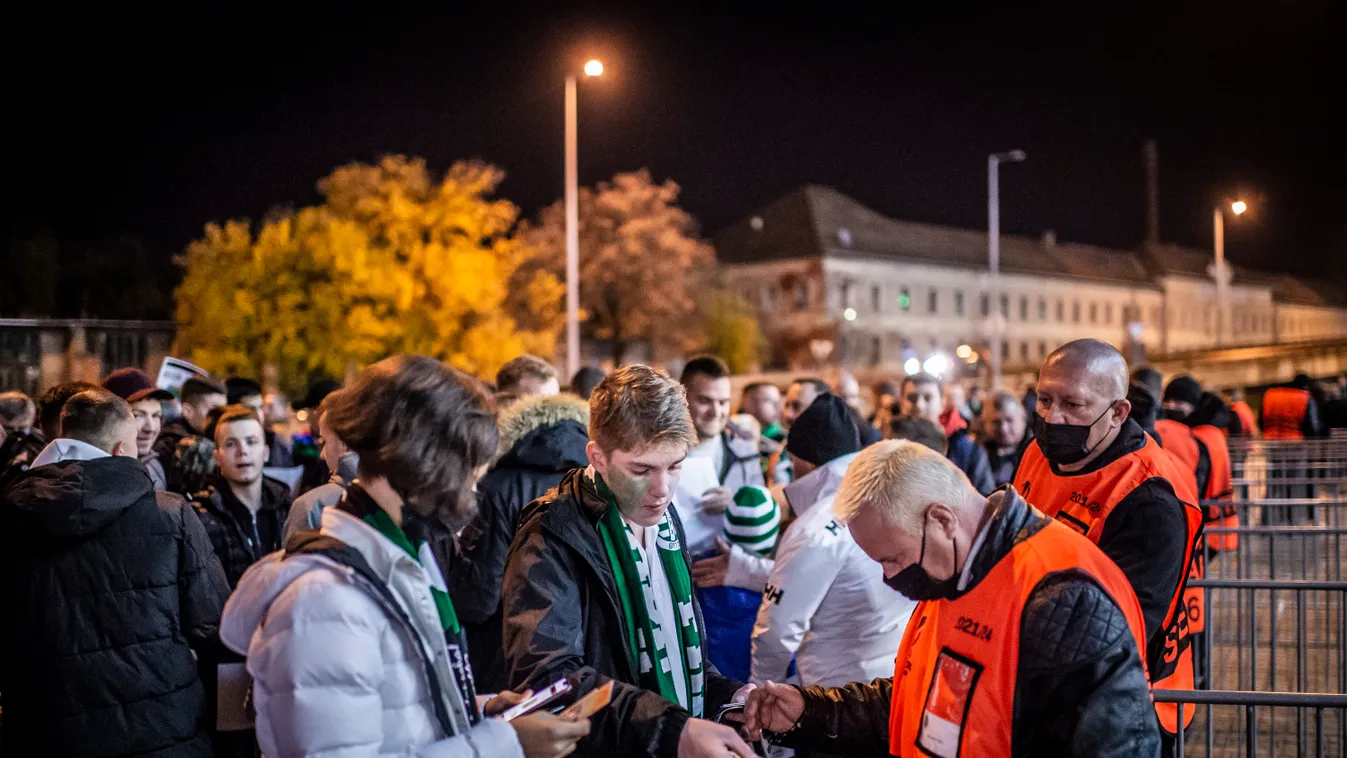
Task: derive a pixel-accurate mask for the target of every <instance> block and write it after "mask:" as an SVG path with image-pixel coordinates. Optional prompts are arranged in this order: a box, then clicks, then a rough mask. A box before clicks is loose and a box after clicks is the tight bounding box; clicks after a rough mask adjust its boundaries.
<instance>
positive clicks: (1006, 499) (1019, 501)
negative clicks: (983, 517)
mask: <svg viewBox="0 0 1347 758" xmlns="http://www.w3.org/2000/svg"><path fill="white" fill-rule="evenodd" d="M998 495H999V496H1000V497H999V500H1000V503H999V505H998V507H997V508H996V512H995V513H994V514H992V518H991V521H989V522H988V523H987V526H986V527H985V528H986V531H987V536H986V538H985V539H984V540H983V541H982V547H981V548H980V549H979V550H978V554H977V555H975V556H973V565H972V566H971V567H970V572H969V573H970V576H969V581H968V587H967V589H965V590H964V591H963V592H960V593H958V594H956V595H955V596H954V597H959V596H961V595H965V594H967V593H968V592H970V591H971V590H972V589H973V588H974V587H976V586H978V583H979V582H981V581H982V579H983V577H985V576H987V574H988V573H990V572H991V570H992V567H993V566H995V565H996V564H997V563H1000V562H1001V559H1002V558H1005V557H1006V556H1007V555H1008V554H1009V553H1010V551H1011V550H1012V549H1014V547H1015V546H1016V545H1018V544H1020V543H1021V542H1023V541H1025V540H1027V539H1029V538H1030V537H1032V536H1034V535H1035V534H1037V533H1038V531H1039V530H1040V529H1042V528H1043V527H1045V526H1047V525H1048V523H1049V522H1050V521H1051V520H1052V519H1049V518H1048V517H1047V516H1044V515H1043V514H1042V513H1039V512H1038V511H1037V510H1035V509H1034V507H1033V506H1031V505H1029V504H1028V503H1026V502H1025V501H1024V498H1022V497H1020V493H1018V492H1016V491H1015V488H1014V487H1012V486H1010V485H1008V484H1007V485H1006V486H1004V487H1001V488H1000V489H998V490H997V491H996V492H994V493H992V495H991V497H989V498H988V500H989V501H994V500H996V499H997V496H998Z"/></svg>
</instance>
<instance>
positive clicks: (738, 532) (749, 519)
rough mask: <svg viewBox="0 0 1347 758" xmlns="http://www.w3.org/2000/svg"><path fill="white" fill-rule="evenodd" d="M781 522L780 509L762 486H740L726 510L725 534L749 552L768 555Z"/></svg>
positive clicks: (732, 541) (774, 544) (772, 548)
mask: <svg viewBox="0 0 1347 758" xmlns="http://www.w3.org/2000/svg"><path fill="white" fill-rule="evenodd" d="M780 525H781V512H780V509H779V508H777V505H776V501H775V500H773V499H772V493H770V492H768V491H767V490H766V489H765V488H763V487H740V488H739V491H738V492H736V493H734V502H732V503H730V507H729V509H728V510H727V511H725V538H726V539H728V540H729V541H730V542H731V543H732V544H735V545H738V546H739V547H742V548H743V549H745V550H747V551H748V552H750V553H757V554H758V555H771V553H772V551H773V550H775V549H776V537H777V529H778V527H780Z"/></svg>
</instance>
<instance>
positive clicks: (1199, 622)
mask: <svg viewBox="0 0 1347 758" xmlns="http://www.w3.org/2000/svg"><path fill="white" fill-rule="evenodd" d="M1155 434H1156V435H1157V436H1158V437H1159V438H1160V444H1161V445H1163V446H1164V447H1163V448H1162V451H1163V452H1164V454H1165V455H1168V456H1169V457H1170V458H1172V459H1173V460H1174V462H1175V463H1176V464H1177V465H1178V468H1179V469H1181V470H1182V473H1183V475H1184V477H1183V482H1184V486H1186V487H1187V488H1188V490H1187V491H1188V492H1192V493H1196V492H1197V491H1198V485H1199V483H1198V481H1197V464H1198V462H1199V460H1200V459H1201V456H1202V453H1201V446H1200V445H1199V444H1198V439H1197V437H1196V436H1195V435H1194V434H1193V430H1192V429H1191V428H1189V426H1188V425H1187V424H1183V423H1180V422H1178V421H1174V420H1173V419H1160V420H1159V421H1156V422H1155ZM1171 483H1172V482H1171ZM1174 486H1175V490H1176V491H1177V489H1178V486H1179V485H1177V484H1175V485H1174ZM1193 502H1197V500H1196V498H1195V499H1194V500H1193ZM1210 520H1211V513H1210V512H1209V511H1208V509H1205V508H1204V509H1203V511H1202V524H1203V525H1204V526H1205V525H1206V524H1207V523H1208V522H1209V521H1210ZM1206 576H1207V556H1206V553H1205V552H1203V551H1201V550H1195V551H1194V552H1193V560H1192V562H1191V563H1189V564H1188V579H1189V580H1192V579H1203V578H1205V577H1206ZM1183 605H1184V607H1185V608H1187V609H1188V633H1189V634H1201V633H1202V632H1204V631H1206V629H1207V620H1206V616H1205V615H1204V613H1203V611H1204V610H1205V609H1206V607H1207V591H1206V590H1205V589H1204V588H1202V587H1193V586H1189V587H1187V588H1186V589H1184V591H1183Z"/></svg>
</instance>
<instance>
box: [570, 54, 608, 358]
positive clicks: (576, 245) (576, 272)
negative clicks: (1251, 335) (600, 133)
mask: <svg viewBox="0 0 1347 758" xmlns="http://www.w3.org/2000/svg"><path fill="white" fill-rule="evenodd" d="M584 70H585V76H599V75H600V74H602V73H603V64H602V63H600V62H599V61H597V60H591V61H589V62H588V63H586V64H585V69H584ZM576 100H577V95H576V85H575V75H574V74H571V75H567V77H566V376H568V377H571V376H575V372H576V371H579V370H580V168H579V158H578V157H577V153H578V149H577V147H576V131H577V128H576Z"/></svg>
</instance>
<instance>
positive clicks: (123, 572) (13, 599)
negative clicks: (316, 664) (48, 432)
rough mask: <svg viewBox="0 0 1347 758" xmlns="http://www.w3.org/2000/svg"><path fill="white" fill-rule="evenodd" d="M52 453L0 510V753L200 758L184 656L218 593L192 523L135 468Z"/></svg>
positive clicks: (197, 646)
mask: <svg viewBox="0 0 1347 758" xmlns="http://www.w3.org/2000/svg"><path fill="white" fill-rule="evenodd" d="M61 443H74V441H73V440H57V441H54V442H53V443H52V446H49V447H51V448H55V447H57V446H59V445H60V444H61ZM74 444H75V445H78V444H79V443H74ZM72 447H73V445H72ZM84 447H86V448H88V447H90V446H88V445H84ZM55 457H56V459H57V460H56V461H55V462H53V463H50V464H48V465H42V466H36V467H34V468H32V469H30V470H29V471H27V472H26V473H24V474H23V475H21V476H20V477H18V478H17V479H16V480H15V481H14V482H12V483H11V484H10V486H9V487H8V488H7V489H6V490H5V493H4V496H3V502H0V544H2V545H3V547H0V607H3V608H4V609H5V610H4V614H5V620H4V622H3V623H0V651H2V652H0V693H3V698H4V699H3V707H4V711H5V732H4V747H5V751H6V754H12V755H16V756H28V755H53V756H56V755H70V756H75V755H77V756H81V757H82V758H101V757H104V756H109V757H110V756H133V755H134V756H138V757H144V756H154V757H155V758H168V757H169V756H174V757H177V756H182V757H184V758H185V757H187V756H210V755H211V746H210V740H209V737H208V733H207V724H208V723H209V722H208V716H207V709H206V697H205V694H204V692H203V688H202V683H201V680H200V678H199V676H198V670H197V663H196V660H195V659H194V656H193V651H196V652H197V653H198V654H203V655H204V654H206V653H207V652H208V651H209V650H210V649H211V648H212V647H213V644H214V641H215V638H216V633H217V631H218V627H219V622H220V610H221V608H222V607H223V606H224V602H225V597H226V596H227V595H228V594H229V586H228V585H227V584H226V583H225V578H224V574H223V572H222V571H221V570H220V564H219V562H218V561H217V560H215V555H214V552H213V551H212V550H211V545H210V541H209V540H208V539H207V537H206V533H205V531H204V530H203V529H202V527H201V523H200V521H198V520H197V517H196V514H195V513H193V512H192V509H191V508H190V507H188V506H187V504H186V503H185V502H184V501H183V500H182V498H180V497H178V496H176V495H170V494H168V493H163V492H160V493H156V492H154V490H153V489H152V487H151V484H150V479H149V477H148V476H147V475H146V473H145V470H144V469H143V468H142V467H141V465H140V464H139V463H138V462H137V461H135V460H134V459H131V458H124V457H114V456H109V455H106V454H104V455H102V456H101V457H92V456H88V457H92V459H84V460H81V459H80V458H81V457H85V456H79V455H78V453H76V454H75V457H72V458H70V459H66V458H64V457H63V456H60V455H59V454H58V455H56V456H55Z"/></svg>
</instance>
